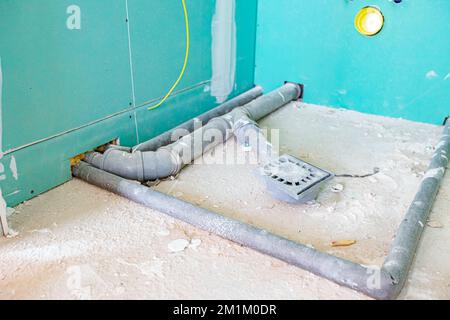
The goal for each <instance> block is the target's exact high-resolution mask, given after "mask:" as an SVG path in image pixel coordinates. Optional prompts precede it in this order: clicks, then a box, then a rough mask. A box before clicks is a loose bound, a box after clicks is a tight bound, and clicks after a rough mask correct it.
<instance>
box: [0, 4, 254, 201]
mask: <svg viewBox="0 0 450 320" xmlns="http://www.w3.org/2000/svg"><path fill="white" fill-rule="evenodd" d="M72 4H76V5H77V6H79V7H80V9H81V29H79V30H78V29H75V30H69V29H68V28H67V26H66V21H67V19H68V17H69V16H70V14H68V13H67V8H68V6H70V5H72ZM187 4H188V10H189V15H190V24H191V54H190V60H189V65H188V68H187V70H186V74H185V77H184V78H183V81H182V82H181V83H180V85H179V87H178V88H177V90H176V91H175V92H174V95H173V96H172V97H171V98H170V99H169V100H168V101H167V102H166V103H165V104H164V105H163V106H161V108H159V109H157V110H154V111H148V110H147V107H146V106H143V105H142V104H143V103H144V102H145V101H148V100H150V101H158V98H160V97H161V96H163V95H164V94H165V93H166V92H167V91H168V89H169V88H170V87H171V85H172V84H173V82H174V81H175V79H176V78H177V76H178V73H179V71H180V68H181V66H182V63H183V58H184V51H185V27H184V16H183V10H182V6H181V0H165V1H159V0H145V1H144V0H128V1H126V0H108V1H106V0H77V1H76V2H73V1H65V0H21V1H14V0H1V1H0V58H1V67H2V74H3V88H2V110H1V111H2V112H1V115H2V117H1V119H0V120H1V123H2V128H3V130H2V135H0V138H2V141H3V147H2V150H0V151H1V152H0V164H1V167H0V169H1V170H0V188H1V189H2V194H3V196H4V197H5V199H6V201H7V203H8V204H9V205H11V206H12V205H15V204H17V203H20V202H22V201H25V200H27V199H30V198H32V197H34V196H36V195H38V194H40V193H42V192H45V191H47V190H49V189H51V188H53V187H55V186H57V185H59V184H61V183H64V182H65V181H67V180H69V179H70V178H71V174H70V165H69V162H70V161H69V160H70V158H72V157H74V156H76V155H78V154H80V153H83V152H86V151H89V150H91V149H92V148H95V147H97V146H99V145H101V144H104V143H106V142H109V141H111V140H114V139H116V138H120V141H121V143H122V144H123V145H126V146H132V145H135V144H136V143H137V142H138V141H143V140H146V139H149V138H152V137H154V136H155V135H157V134H160V133H162V132H164V131H166V130H168V129H170V128H172V127H174V126H176V125H178V124H180V123H181V122H184V121H186V120H188V119H190V118H193V117H195V116H197V115H198V114H200V113H202V112H205V111H207V110H209V109H211V108H213V107H215V106H216V105H217V104H216V99H215V98H214V97H212V96H211V92H210V81H211V78H212V52H211V50H212V49H211V46H212V26H211V25H212V19H213V15H214V14H215V10H216V2H215V1H214V0H187ZM127 8H128V11H127ZM127 13H128V18H129V20H128V21H127ZM256 18H257V0H236V14H235V19H236V24H237V55H236V64H237V66H236V81H235V87H234V90H233V91H232V92H231V94H230V98H231V97H233V96H235V95H237V94H239V93H241V92H243V91H245V90H248V89H250V88H251V87H252V86H253V83H254V64H255V45H256ZM129 35H130V36H129ZM130 49H131V50H130ZM132 67H133V68H132ZM132 71H133V72H132ZM133 84H134V86H133ZM133 89H134V90H133ZM133 97H135V98H136V99H135V101H134V100H133ZM137 133H138V135H137ZM138 136H139V138H140V140H139V138H138ZM12 160H13V162H14V163H15V166H16V167H17V175H16V174H15V170H11V168H10V164H11V161H12Z"/></svg>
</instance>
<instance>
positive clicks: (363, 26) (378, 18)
mask: <svg viewBox="0 0 450 320" xmlns="http://www.w3.org/2000/svg"><path fill="white" fill-rule="evenodd" d="M383 26H384V16H383V13H381V11H380V9H378V8H376V7H371V6H369V7H365V8H362V9H361V10H360V11H359V12H358V14H357V15H356V18H355V27H356V30H358V32H359V33H361V34H362V35H365V36H369V37H370V36H374V35H376V34H378V33H379V32H380V31H381V29H383Z"/></svg>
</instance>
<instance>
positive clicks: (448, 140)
mask: <svg viewBox="0 0 450 320" xmlns="http://www.w3.org/2000/svg"><path fill="white" fill-rule="evenodd" d="M449 156H450V122H448V123H447V124H446V126H445V129H444V133H443V136H442V139H441V141H440V142H439V144H438V145H437V147H436V152H435V154H434V155H433V158H432V160H431V164H430V166H429V169H428V171H427V173H426V175H425V177H424V179H423V181H422V183H421V185H420V187H419V191H418V193H417V195H416V197H415V199H414V201H413V203H412V205H411V207H410V208H409V210H408V212H407V214H406V216H405V219H404V221H403V222H402V224H401V226H400V228H399V230H398V232H397V235H396V238H395V240H394V242H393V245H392V248H391V250H390V252H389V254H388V257H387V259H386V261H385V263H384V264H383V267H382V268H370V267H366V266H363V265H360V264H357V263H354V262H351V261H348V260H345V259H342V258H338V257H335V256H332V255H329V254H327V253H323V252H319V251H317V250H315V249H313V248H310V247H308V246H304V245H301V244H299V243H296V242H293V241H290V240H288V239H285V238H282V237H280V236H277V235H274V234H271V233H268V232H267V231H265V230H262V229H258V228H256V227H253V226H250V225H248V224H245V223H242V222H240V221H237V220H234V219H231V218H227V217H224V216H223V215H221V214H218V213H215V212H212V211H209V210H206V209H203V208H199V207H197V206H195V205H193V204H190V203H188V202H185V201H183V200H180V199H177V198H174V197H171V196H169V195H166V194H163V193H159V192H157V191H154V190H152V189H150V188H148V187H145V186H143V185H141V184H139V183H136V182H135V181H129V180H126V179H123V178H121V177H118V176H116V175H113V174H110V173H107V172H105V171H102V170H99V169H97V168H94V167H93V166H91V165H89V164H87V163H85V162H81V163H79V164H78V165H77V166H75V167H74V172H73V173H74V176H76V177H78V178H80V179H82V180H84V181H86V182H88V183H91V184H93V185H96V186H98V187H100V188H103V189H106V190H108V191H111V192H113V193H116V194H118V195H121V196H123V197H126V198H128V199H130V200H132V201H135V202H137V203H140V204H142V205H144V206H147V207H149V208H152V209H154V210H158V211H160V212H162V213H165V214H167V215H169V216H171V217H174V218H176V219H179V220H182V221H184V222H186V223H189V224H191V225H193V226H196V227H199V228H201V229H203V230H205V231H208V232H211V233H214V234H216V235H218V236H221V237H223V238H225V239H228V240H231V241H234V242H236V243H239V244H241V245H243V246H246V247H249V248H252V249H255V250H257V251H259V252H261V253H264V254H267V255H270V256H272V257H275V258H278V259H280V260H283V261H285V262H287V263H290V264H292V265H295V266H298V267H300V268H303V269H305V270H307V271H310V272H312V273H314V274H316V275H319V276H321V277H324V278H326V279H329V280H331V281H334V282H336V283H337V284H340V285H343V286H346V287H349V288H351V289H354V290H357V291H360V292H362V293H364V294H366V295H368V296H370V297H373V298H376V299H394V298H396V297H397V296H398V294H399V293H400V292H401V290H402V288H403V286H404V284H405V282H406V279H407V276H408V271H409V269H410V267H411V264H412V262H413V258H414V255H415V252H416V250H417V246H418V243H419V240H420V237H421V235H422V233H423V230H424V227H425V225H426V221H427V219H428V216H429V214H430V211H431V209H432V207H433V203H434V201H435V198H436V195H437V193H438V190H439V187H440V185H441V182H442V179H443V177H444V175H445V171H446V169H447V166H448V164H449V160H448V159H449Z"/></svg>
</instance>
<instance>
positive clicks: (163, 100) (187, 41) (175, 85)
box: [148, 0, 191, 110]
mask: <svg viewBox="0 0 450 320" xmlns="http://www.w3.org/2000/svg"><path fill="white" fill-rule="evenodd" d="M181 2H182V4H183V11H184V19H185V22H186V53H185V56H184V64H183V68H182V69H181V72H180V75H179V76H178V79H177V81H175V83H174V85H173V86H172V88H171V89H170V90H169V92H167V94H166V95H165V96H164V98H163V99H162V100H161V101H160V102H159V103H158V104H156V105H154V106H152V107H150V108H148V110H154V109H156V108H159V107H160V106H161V105H162V104H163V103H164V102H166V101H167V99H169V97H170V96H171V95H172V93H173V91H174V90H175V89H176V87H177V86H178V85H179V84H180V82H181V79H183V76H184V73H185V72H186V68H187V65H188V62H189V51H190V47H191V32H190V28H189V15H188V11H187V6H186V0H181Z"/></svg>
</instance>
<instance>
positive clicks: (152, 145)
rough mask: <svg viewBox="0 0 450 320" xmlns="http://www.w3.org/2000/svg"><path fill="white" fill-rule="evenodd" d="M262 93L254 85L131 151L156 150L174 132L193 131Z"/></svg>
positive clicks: (261, 90)
mask: <svg viewBox="0 0 450 320" xmlns="http://www.w3.org/2000/svg"><path fill="white" fill-rule="evenodd" d="M262 94H263V89H262V87H260V86H256V87H254V88H253V89H251V90H249V91H247V92H244V93H243V94H241V95H239V96H237V97H235V98H234V99H231V100H230V101H227V102H225V103H224V104H222V105H220V106H218V107H217V108H214V109H212V110H210V111H208V112H206V113H204V114H202V115H200V116H198V117H197V118H195V119H191V120H189V121H187V122H185V123H183V124H181V125H179V126H178V127H176V128H174V129H172V130H169V131H167V132H165V133H163V134H161V135H159V136H157V137H155V138H153V139H151V140H149V141H147V142H144V143H141V144H139V145H137V146H135V147H133V149H132V150H133V152H135V151H141V152H144V151H156V150H157V149H159V148H161V147H163V146H166V145H168V144H169V143H171V142H173V140H172V138H173V135H174V133H175V132H181V131H182V130H184V131H185V132H193V131H194V130H195V129H196V126H197V124H199V125H200V126H203V125H205V124H206V123H208V122H209V121H210V120H211V119H214V118H217V117H220V116H223V115H224V114H227V113H229V112H230V111H232V110H233V109H235V108H237V107H240V106H243V105H246V104H247V103H249V102H250V101H252V100H255V99H256V98H258V97H260V96H261V95H262Z"/></svg>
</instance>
